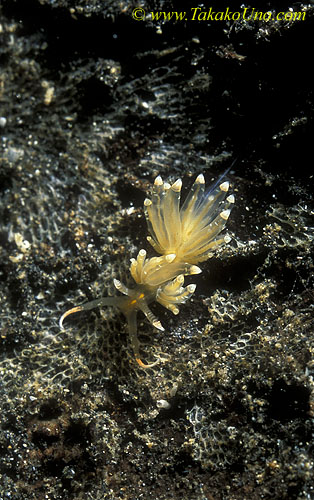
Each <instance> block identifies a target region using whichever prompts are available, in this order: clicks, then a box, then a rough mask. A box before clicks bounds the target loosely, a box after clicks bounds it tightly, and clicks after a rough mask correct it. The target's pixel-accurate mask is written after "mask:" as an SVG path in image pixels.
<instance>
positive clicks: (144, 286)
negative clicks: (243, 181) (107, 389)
mask: <svg viewBox="0 0 314 500" xmlns="http://www.w3.org/2000/svg"><path fill="white" fill-rule="evenodd" d="M225 175H226V173H225V174H223V176H221V177H220V178H219V179H218V181H217V182H216V183H215V184H214V185H213V186H211V187H210V188H209V189H208V190H205V179H204V176H203V174H200V175H198V177H197V178H196V180H195V182H194V184H193V185H192V188H191V190H190V192H189V194H188V195H187V197H186V199H185V201H184V203H183V204H182V206H181V207H180V198H181V188H182V181H181V179H178V180H177V181H175V182H174V183H173V184H172V185H170V184H168V183H167V182H163V180H162V178H161V177H160V176H158V177H156V179H155V182H154V185H153V189H152V196H151V199H148V198H146V199H145V201H144V211H145V216H146V220H147V225H148V231H149V236H148V237H147V240H148V241H149V243H150V244H151V246H152V247H153V249H154V250H155V251H156V252H157V253H159V254H160V256H159V257H151V258H147V254H146V250H144V249H141V250H140V251H139V253H138V255H137V258H136V259H131V266H130V273H131V276H132V278H133V280H134V281H135V283H136V285H135V286H134V288H128V287H127V286H125V285H124V284H123V283H121V282H120V281H118V280H116V279H115V280H114V285H115V287H116V289H117V290H118V291H119V292H121V293H122V294H123V295H124V297H123V296H119V297H105V298H101V299H96V300H93V301H91V302H87V303H86V304H83V305H80V306H76V307H73V308H72V309H69V310H68V311H66V312H65V313H64V314H63V315H62V316H61V318H60V321H59V324H60V327H61V328H63V322H64V319H65V318H66V317H67V316H69V315H70V314H73V313H75V312H78V311H87V310H89V309H93V308H95V307H99V306H114V307H117V308H119V309H120V311H122V312H123V314H124V316H125V317H126V319H127V322H128V330H129V335H130V341H131V345H132V348H133V352H134V356H135V359H136V361H137V363H138V364H139V365H140V366H141V367H142V368H150V367H152V366H154V365H155V364H156V363H158V361H155V362H154V363H150V364H145V363H143V361H142V360H141V356H140V344H139V340H138V337H137V313H138V311H142V312H143V313H144V315H145V316H146V318H147V319H148V321H149V322H150V323H151V324H152V325H153V326H154V327H155V328H157V329H159V330H164V328H163V326H162V324H161V322H160V321H159V320H158V319H157V318H156V316H155V315H154V314H153V312H152V311H151V309H150V308H149V304H151V303H152V302H155V301H156V302H159V304H161V305H162V306H164V307H166V308H167V309H169V310H170V311H171V312H172V313H173V314H178V313H179V307H178V306H179V305H180V304H184V303H185V302H186V301H187V300H188V299H189V298H190V297H191V295H192V294H193V293H194V291H195V288H196V285H195V284H190V285H187V286H185V287H184V286H183V285H184V276H191V275H194V274H199V273H200V272H201V269H200V268H199V267H198V266H197V265H196V264H197V263H199V262H202V261H205V260H207V259H209V258H210V257H212V256H213V251H214V250H215V249H216V248H217V247H219V246H220V245H222V244H223V243H228V242H229V241H230V237H229V236H228V235H225V236H222V235H221V231H222V230H223V229H224V227H225V225H226V222H227V220H228V218H229V215H230V212H231V209H232V207H233V205H234V201H235V198H234V195H233V194H231V195H229V194H228V193H229V182H228V181H226V180H225V181H224V180H223V179H224V177H225ZM222 181H223V182H222Z"/></svg>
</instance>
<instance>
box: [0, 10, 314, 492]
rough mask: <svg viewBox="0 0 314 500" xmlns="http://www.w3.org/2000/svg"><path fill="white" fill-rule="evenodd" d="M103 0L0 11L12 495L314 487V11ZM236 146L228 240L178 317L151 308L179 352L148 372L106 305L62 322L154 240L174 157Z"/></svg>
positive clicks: (0, 216)
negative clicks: (239, 15) (282, 14)
mask: <svg viewBox="0 0 314 500" xmlns="http://www.w3.org/2000/svg"><path fill="white" fill-rule="evenodd" d="M74 4H75V5H74ZM106 4H107V6H106V8H104V7H103V2H99V1H98V2H97V1H95V2H93V1H89V2H85V1H81V2H70V1H66V0H56V1H52V0H42V1H36V0H33V1H27V2H26V1H25V0H24V1H22V0H20V1H9V0H3V2H2V6H1V7H0V15H1V17H0V63H1V73H0V115H1V118H0V126H1V128H0V132H1V144H0V147H1V150H0V196H1V199H0V224H1V227H0V244H1V246H0V252H1V264H0V287H1V293H0V301H1V311H0V315H1V316H0V319H1V325H0V328H1V336H0V343H1V361H0V372H1V393H0V408H1V413H0V414H1V434H0V450H1V465H0V475H1V476H0V477H1V479H0V497H1V498H4V499H5V498H11V499H12V498H14V499H16V500H20V499H21V500H22V499H41V498H43V499H44V498H48V499H63V498H66V499H79V498H82V499H83V498H84V499H86V498H93V499H102V500H104V499H108V500H109V499H110V500H111V499H112V500H118V499H121V500H124V499H129V500H137V499H140V498H143V499H145V500H146V499H150V498H152V499H158V500H164V499H176V498H180V499H182V498H184V499H189V500H204V499H210V500H213V499H215V500H218V499H228V500H229V499H260V498H264V499H282V498H287V499H289V500H293V499H302V500H303V499H311V498H313V496H314V480H313V443H312V439H313V430H314V426H313V414H314V413H313V412H314V409H313V404H314V403H313V384H314V382H313V376H314V360H313V306H312V304H313V203H312V202H313V200H312V194H313V174H312V172H311V170H309V165H311V162H312V160H311V154H312V140H313V139H312V129H313V88H314V86H313V83H314V82H313V76H311V75H310V74H309V69H308V66H309V61H310V60H311V58H312V54H311V45H310V40H311V38H310V34H311V33H312V30H313V6H312V5H311V4H309V5H303V7H302V8H303V9H304V10H305V11H306V19H305V20H304V21H299V22H297V21H296V22H263V21H261V22H257V21H253V20H251V21H243V20H242V21H238V22H235V21H227V20H226V21H223V22H218V21H217V22H191V21H187V22H177V23H174V22H170V21H169V22H164V23H158V24H157V23H156V22H153V21H152V20H151V19H147V21H144V22H135V21H134V20H133V19H132V16H131V13H132V8H133V7H134V5H135V4H134V5H133V3H131V2H106ZM142 5H143V8H145V10H146V11H147V12H149V11H151V10H153V9H152V6H151V4H149V3H146V4H145V3H144V2H143V3H142ZM212 6H213V9H215V8H216V10H218V9H217V7H216V6H215V4H212ZM227 6H228V5H227V4H226V5H225V6H224V7H223V6H222V5H221V2H219V10H221V11H222V10H224V9H225V8H226V7H227ZM256 8H257V7H256ZM259 8H260V10H263V9H264V10H266V7H265V4H263V5H261V6H260V7H259ZM289 8H292V9H293V8H294V10H300V4H295V5H294V4H289V3H281V4H280V5H279V4H278V6H277V5H276V4H274V5H272V6H271V5H268V4H267V9H272V10H273V11H274V12H275V11H279V10H280V11H288V9H289ZM174 9H176V10H178V9H180V10H181V11H183V10H189V9H190V7H189V6H186V5H185V3H182V2H180V7H173V6H172V7H169V4H166V3H165V2H154V10H161V11H172V10H174ZM233 10H234V11H237V10H240V3H239V4H238V5H237V7H236V6H233ZM235 158H237V162H236V164H235V165H234V168H233V170H232V173H231V174H230V181H231V183H232V188H233V192H235V194H236V200H237V202H236V206H235V208H234V210H233V212H232V216H231V218H230V221H229V222H228V229H229V232H230V233H231V235H232V236H233V239H232V241H231V243H230V244H229V245H228V246H227V247H226V248H224V249H221V250H220V251H219V252H217V254H216V256H215V258H213V259H211V260H210V261H208V262H207V263H206V264H204V265H203V266H202V267H203V269H204V270H203V274H202V275H200V276H199V277H197V279H196V280H195V279H194V281H195V282H197V284H198V287H197V291H196V294H195V295H194V297H193V300H192V301H190V302H188V303H187V304H186V305H185V306H183V307H182V308H181V311H180V314H179V315H178V316H177V317H174V316H172V315H171V314H170V313H168V312H167V311H164V310H162V308H161V307H159V306H156V308H155V311H156V313H158V316H159V317H160V319H161V320H162V323H163V324H164V325H165V326H166V325H167V328H166V332H157V331H153V330H152V328H151V326H150V325H149V324H148V323H147V322H146V321H145V320H143V321H142V322H141V324H140V338H141V342H142V349H143V353H144V354H145V355H146V358H147V359H148V360H150V359H152V358H153V357H154V353H157V354H158V355H160V354H162V355H163V356H164V358H165V362H163V363H160V364H158V365H157V366H155V367H154V368H153V369H152V370H147V371H144V370H142V369H140V368H139V367H137V366H136V364H135V363H134V361H133V356H132V351H131V349H130V347H129V341H128V336H127V330H126V325H125V322H124V318H123V317H122V316H120V315H119V314H118V313H117V312H116V311H114V310H113V309H112V308H107V309H103V310H96V311H95V312H90V313H84V314H81V315H79V314H78V315H76V316H75V317H74V316H73V319H72V318H71V320H70V319H68V320H67V323H66V329H65V330H64V331H60V329H59V327H58V319H59V317H60V314H61V313H62V312H64V311H65V310H66V309H67V308H69V307H71V306H72V305H76V304H80V303H83V302H85V301H87V300H92V299H93V298H97V297H99V296H101V295H102V294H103V295H107V294H113V293H114V290H113V286H112V281H113V278H114V277H116V278H118V279H122V280H123V281H125V280H127V279H128V278H127V277H128V262H129V258H130V257H134V256H135V255H136V253H137V251H138V250H139V248H147V249H148V244H147V243H146V240H145V237H146V234H147V232H146V223H145V220H144V216H143V211H142V205H143V201H144V198H145V196H146V193H147V190H148V189H149V188H150V185H151V183H152V181H153V179H154V177H155V176H156V175H157V174H158V173H159V174H161V175H162V176H163V177H164V178H167V177H169V178H170V179H171V180H175V179H176V178H177V177H179V176H180V177H182V178H183V180H184V186H187V185H189V184H191V183H192V179H194V178H195V176H196V175H197V174H199V173H200V172H204V174H205V177H206V182H210V181H211V180H212V179H214V178H216V177H217V176H218V175H219V173H221V172H222V171H223V170H224V169H225V168H226V167H227V166H229V165H230V164H231V162H232V161H233V160H234V159H235ZM183 196H184V193H183Z"/></svg>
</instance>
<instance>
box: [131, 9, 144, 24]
mask: <svg viewBox="0 0 314 500" xmlns="http://www.w3.org/2000/svg"><path fill="white" fill-rule="evenodd" d="M132 17H133V19H135V21H144V19H145V10H144V9H142V8H141V7H137V8H136V9H133V11H132Z"/></svg>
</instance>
